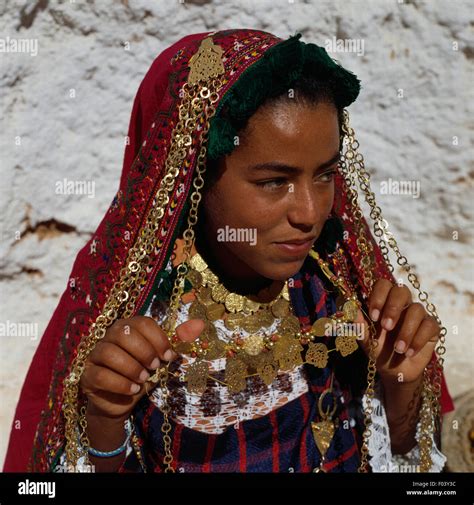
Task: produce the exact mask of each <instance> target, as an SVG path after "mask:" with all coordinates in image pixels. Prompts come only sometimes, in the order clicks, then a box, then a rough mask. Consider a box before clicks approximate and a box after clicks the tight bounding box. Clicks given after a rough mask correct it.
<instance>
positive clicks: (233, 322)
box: [224, 312, 245, 330]
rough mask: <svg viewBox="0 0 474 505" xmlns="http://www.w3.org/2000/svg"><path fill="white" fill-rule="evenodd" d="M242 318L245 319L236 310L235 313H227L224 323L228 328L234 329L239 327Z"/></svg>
mask: <svg viewBox="0 0 474 505" xmlns="http://www.w3.org/2000/svg"><path fill="white" fill-rule="evenodd" d="M244 319H245V317H244V315H243V314H242V313H240V312H238V313H237V314H233V313H230V314H227V317H226V319H225V321H224V324H225V327H226V328H227V329H228V330H235V329H236V328H240V326H241V324H242V322H243V321H244Z"/></svg>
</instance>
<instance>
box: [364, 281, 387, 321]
mask: <svg viewBox="0 0 474 505" xmlns="http://www.w3.org/2000/svg"><path fill="white" fill-rule="evenodd" d="M392 286H393V284H392V283H391V282H390V281H388V280H387V279H378V280H377V281H376V282H375V284H374V287H373V289H372V292H371V293H370V297H369V303H368V305H369V315H370V318H371V319H372V321H374V322H376V321H378V320H379V317H380V313H381V312H382V308H383V306H384V304H385V300H386V299H387V296H388V294H389V292H390V290H391V289H392Z"/></svg>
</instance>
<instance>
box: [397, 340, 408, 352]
mask: <svg viewBox="0 0 474 505" xmlns="http://www.w3.org/2000/svg"><path fill="white" fill-rule="evenodd" d="M405 348H406V344H405V342H404V341H403V340H399V341H398V342H397V343H396V344H395V352H398V353H399V354H403V353H404V352H405Z"/></svg>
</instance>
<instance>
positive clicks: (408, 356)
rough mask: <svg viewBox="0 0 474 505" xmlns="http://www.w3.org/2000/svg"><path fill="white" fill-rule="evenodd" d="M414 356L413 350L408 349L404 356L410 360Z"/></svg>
mask: <svg viewBox="0 0 474 505" xmlns="http://www.w3.org/2000/svg"><path fill="white" fill-rule="evenodd" d="M414 354H415V349H412V348H411V347H410V349H408V351H407V352H406V353H405V356H406V357H407V358H411V357H412V356H413V355H414Z"/></svg>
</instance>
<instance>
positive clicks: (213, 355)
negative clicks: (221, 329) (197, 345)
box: [206, 340, 226, 360]
mask: <svg viewBox="0 0 474 505" xmlns="http://www.w3.org/2000/svg"><path fill="white" fill-rule="evenodd" d="M225 352H226V349H225V344H224V342H222V341H221V340H212V341H210V342H209V347H208V349H207V352H206V359H208V360H213V359H219V358H223V357H224V356H225Z"/></svg>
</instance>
